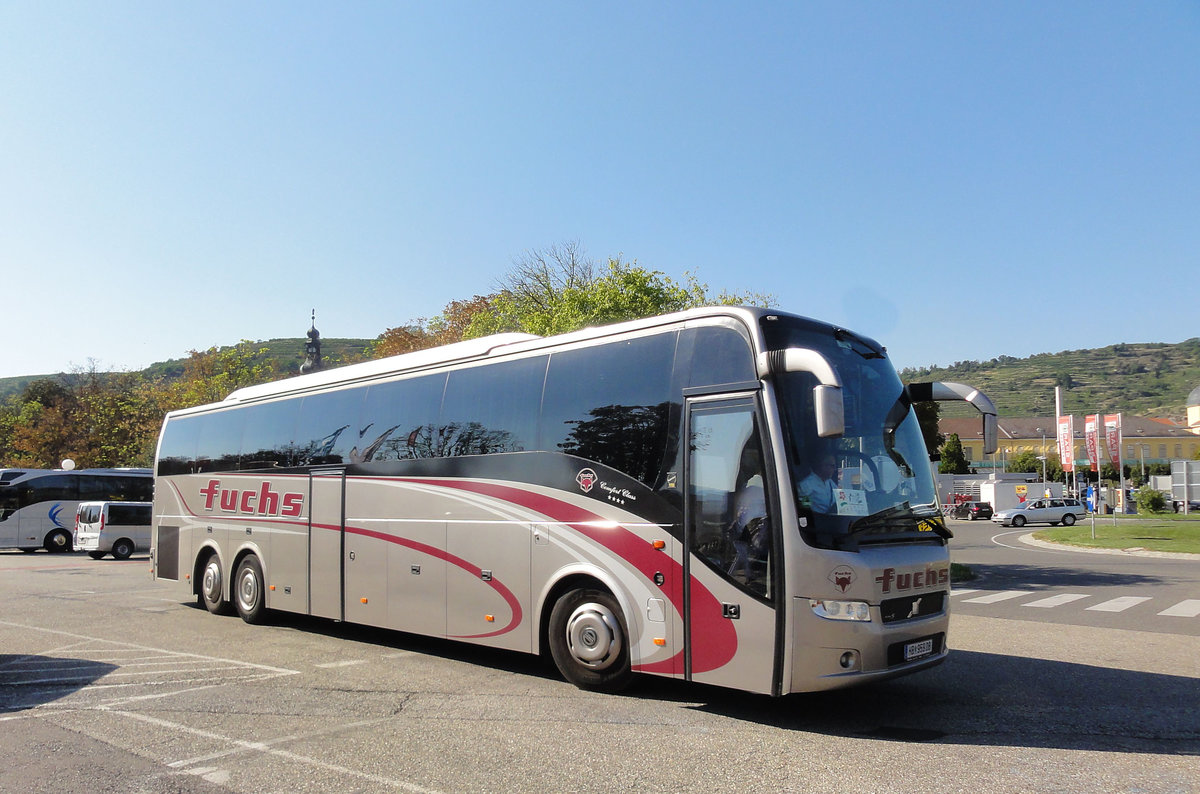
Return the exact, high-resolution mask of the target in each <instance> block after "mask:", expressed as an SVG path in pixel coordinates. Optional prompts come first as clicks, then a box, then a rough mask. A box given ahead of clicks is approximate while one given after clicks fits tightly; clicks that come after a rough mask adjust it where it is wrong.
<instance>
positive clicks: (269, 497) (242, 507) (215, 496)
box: [200, 480, 304, 518]
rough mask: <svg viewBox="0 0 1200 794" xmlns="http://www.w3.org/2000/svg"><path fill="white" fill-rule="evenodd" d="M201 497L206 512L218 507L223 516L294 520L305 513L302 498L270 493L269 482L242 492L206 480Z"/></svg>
mask: <svg viewBox="0 0 1200 794" xmlns="http://www.w3.org/2000/svg"><path fill="white" fill-rule="evenodd" d="M200 495H201V496H203V497H204V509H205V510H212V509H213V507H214V506H219V507H220V509H221V510H222V512H225V513H247V514H251V515H260V516H288V517H290V518H295V517H297V516H299V515H300V513H301V512H302V511H303V509H304V494H302V493H279V492H277V491H273V490H271V483H269V482H264V483H263V484H262V487H261V488H259V489H257V490H255V489H253V488H251V489H249V490H245V491H243V490H238V489H236V488H222V487H221V481H220V480H209V481H208V485H206V486H205V487H203V488H201V489H200Z"/></svg>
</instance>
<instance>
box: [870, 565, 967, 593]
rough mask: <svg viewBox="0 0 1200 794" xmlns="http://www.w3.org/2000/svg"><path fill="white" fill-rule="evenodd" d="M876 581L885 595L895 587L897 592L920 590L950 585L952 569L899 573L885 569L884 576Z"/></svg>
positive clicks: (878, 577)
mask: <svg viewBox="0 0 1200 794" xmlns="http://www.w3.org/2000/svg"><path fill="white" fill-rule="evenodd" d="M875 581H876V582H878V583H879V585H880V590H882V591H883V592H885V593H890V592H892V587H893V585H894V586H895V589H896V590H920V589H923V588H926V587H937V586H939V585H944V584H949V582H950V569H949V568H930V567H926V568H925V569H924V570H919V571H904V572H902V573H897V572H896V569H895V568H884V569H883V574H882V575H880V576H876V577H875Z"/></svg>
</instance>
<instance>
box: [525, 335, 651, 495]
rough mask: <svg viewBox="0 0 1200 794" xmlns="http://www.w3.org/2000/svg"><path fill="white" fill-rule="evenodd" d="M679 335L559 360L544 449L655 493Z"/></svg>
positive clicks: (551, 383) (546, 411)
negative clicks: (612, 471) (608, 470)
mask: <svg viewBox="0 0 1200 794" xmlns="http://www.w3.org/2000/svg"><path fill="white" fill-rule="evenodd" d="M674 357H675V334H674V333H669V334H660V335H657V336H649V337H644V338H641V339H633V340H628V341H622V342H613V343H609V344H606V345H598V346H594V347H586V348H581V349H579V350H569V351H566V352H563V353H555V354H554V355H553V356H552V357H551V360H550V370H549V373H548V375H547V377H546V396H545V400H544V403H543V407H542V441H541V446H542V448H543V449H547V450H550V451H552V452H565V453H567V454H570V455H576V456H578V457H581V458H585V459H587V460H590V461H595V462H597V463H602V464H604V465H606V466H611V467H612V468H614V469H617V470H618V471H622V472H625V473H626V474H628V475H630V476H631V477H634V478H636V479H638V480H641V481H642V482H644V483H646V484H647V485H650V486H651V487H653V485H654V481H655V480H656V479H657V476H658V472H659V469H660V468H661V464H662V460H663V453H664V449H665V447H666V441H667V426H668V421H667V419H668V413H669V406H670V401H671V366H672V362H673V361H674Z"/></svg>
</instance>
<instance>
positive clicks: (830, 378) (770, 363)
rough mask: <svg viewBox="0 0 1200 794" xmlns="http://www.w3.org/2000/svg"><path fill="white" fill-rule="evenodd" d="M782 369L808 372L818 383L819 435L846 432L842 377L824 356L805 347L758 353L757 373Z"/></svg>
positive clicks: (815, 392) (815, 393) (815, 400)
mask: <svg viewBox="0 0 1200 794" xmlns="http://www.w3.org/2000/svg"><path fill="white" fill-rule="evenodd" d="M780 372H808V373H810V374H812V375H814V376H816V378H817V380H818V381H819V383H818V384H817V385H816V386H814V387H813V405H814V408H815V409H816V414H817V435H819V436H820V437H821V438H835V437H837V436H840V435H842V434H843V433H845V432H846V404H845V401H844V400H843V398H842V379H841V378H840V377H839V376H838V373H837V370H836V369H834V368H833V365H832V364H830V363H829V361H828V359H826V358H825V356H823V355H821V354H820V353H818V352H817V351H815V350H810V349H809V348H806V347H789V348H788V349H787V350H772V351H770V352H768V353H760V354H759V356H758V376H759V377H760V378H765V377H767V376H768V375H771V374H775V373H780Z"/></svg>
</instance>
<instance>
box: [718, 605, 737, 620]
mask: <svg viewBox="0 0 1200 794" xmlns="http://www.w3.org/2000/svg"><path fill="white" fill-rule="evenodd" d="M741 616H742V605H741V604H725V603H722V604H721V617H723V618H728V619H729V620H737V619H738V618H740V617H741Z"/></svg>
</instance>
